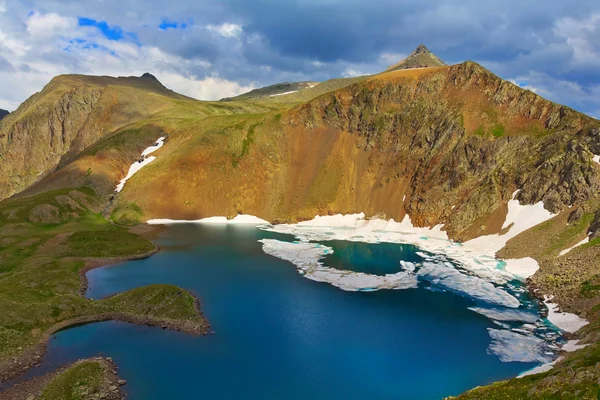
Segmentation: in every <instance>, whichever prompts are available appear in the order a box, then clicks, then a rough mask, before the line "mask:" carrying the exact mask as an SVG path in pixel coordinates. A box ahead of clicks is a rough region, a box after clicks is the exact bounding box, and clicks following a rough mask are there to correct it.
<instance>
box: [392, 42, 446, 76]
mask: <svg viewBox="0 0 600 400" xmlns="http://www.w3.org/2000/svg"><path fill="white" fill-rule="evenodd" d="M444 65H446V63H444V62H443V61H442V60H441V59H440V58H439V57H438V56H436V55H435V54H433V53H432V52H431V51H429V49H428V48H427V47H426V46H425V45H424V44H420V45H418V46H417V48H416V49H415V51H413V52H412V53H411V54H410V55H409V56H408V57H406V58H405V59H404V60H402V61H400V62H398V63H396V64H394V65H391V66H389V67H388V69H386V71H396V70H399V69H411V68H429V67H441V66H444Z"/></svg>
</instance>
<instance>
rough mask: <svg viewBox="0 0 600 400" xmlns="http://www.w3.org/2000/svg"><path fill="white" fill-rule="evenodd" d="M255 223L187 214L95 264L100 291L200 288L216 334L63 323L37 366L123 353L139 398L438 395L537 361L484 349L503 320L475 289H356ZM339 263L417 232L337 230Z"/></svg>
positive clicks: (391, 268) (395, 252) (372, 258)
mask: <svg viewBox="0 0 600 400" xmlns="http://www.w3.org/2000/svg"><path fill="white" fill-rule="evenodd" d="M265 237H269V238H277V239H280V240H290V238H289V237H285V236H282V235H276V234H273V233H268V232H263V231H260V230H258V229H256V228H247V227H246V228H245V227H235V226H202V225H176V226H172V227H169V228H168V229H166V230H165V232H164V233H163V234H162V236H161V239H160V240H158V243H159V244H160V246H161V247H162V249H163V251H161V252H160V253H159V254H157V255H155V256H153V257H151V258H148V259H145V260H137V261H130V262H125V263H122V264H119V265H115V266H109V267H105V268H100V269H96V270H93V271H90V272H89V273H88V278H89V283H90V285H89V290H88V293H87V295H88V296H89V297H92V298H101V297H105V296H108V295H112V294H115V293H119V292H122V291H125V290H128V289H131V288H134V287H138V286H142V285H147V284H152V283H171V284H175V285H179V286H181V287H184V288H186V289H188V290H190V291H191V292H192V293H194V294H195V295H196V296H197V297H198V298H199V299H200V303H201V307H202V310H203V311H204V313H205V315H206V317H207V318H208V319H209V321H210V323H211V325H212V329H213V330H214V334H211V335H207V336H205V337H194V336H191V335H188V334H185V333H181V332H171V331H167V330H162V329H159V328H151V327H143V326H135V325H131V324H127V323H120V322H103V323H94V324H88V325H84V326H79V327H76V328H72V329H69V330H65V331H62V332H59V333H57V334H56V335H55V337H54V339H53V340H51V342H50V344H49V346H48V353H47V356H46V358H45V362H44V364H43V365H42V367H41V368H38V369H36V371H33V372H32V373H31V374H39V373H41V372H44V371H46V370H50V369H52V368H54V367H56V366H57V365H61V364H64V363H66V362H69V361H71V360H75V359H78V358H82V357H89V356H92V355H98V354H102V355H104V356H110V357H113V359H114V360H115V361H116V363H117V364H118V366H119V375H120V376H121V377H122V378H123V379H126V380H127V381H128V384H127V385H126V386H125V387H124V388H125V389H126V391H127V392H128V395H129V397H128V398H129V399H132V400H136V399H144V400H148V399H150V400H151V399H171V398H190V399H196V398H210V399H240V398H242V399H308V398H310V399H311V400H318V399H343V398H346V399H439V398H442V397H444V396H448V395H452V394H458V393H460V392H462V391H464V390H467V389H469V388H472V387H474V386H477V385H482V384H486V383H490V382H492V381H496V380H500V379H506V378H509V377H512V376H515V375H516V374H518V373H519V372H521V371H523V370H526V369H529V368H531V367H532V366H534V364H531V363H503V362H501V361H499V359H498V357H497V356H495V355H490V354H488V353H487V351H486V349H487V347H488V345H489V343H490V337H489V335H488V332H487V328H491V327H494V326H495V325H494V324H493V323H492V322H491V321H490V320H489V319H487V318H485V317H484V316H482V315H479V314H477V313H474V312H471V311H469V310H467V307H469V306H472V305H474V302H473V301H472V300H470V299H468V298H463V297H459V296H457V295H455V294H453V293H447V292H440V291H431V290H426V289H424V288H418V289H408V290H381V291H376V292H346V291H343V290H340V289H337V288H335V287H333V286H331V285H329V284H326V283H318V282H313V281H311V280H308V279H306V278H303V277H302V276H300V275H299V274H298V273H297V272H296V269H295V267H294V266H293V265H292V264H291V263H288V262H285V261H282V260H280V259H277V258H274V257H271V256H268V255H266V254H264V253H263V251H262V248H261V244H260V243H257V240H258V239H261V238H265ZM326 244H327V245H328V246H331V247H333V248H334V251H335V253H334V254H333V255H330V256H328V259H327V262H328V263H331V266H334V267H336V268H342V267H343V268H345V269H354V270H358V271H366V272H372V273H389V272H395V271H397V269H398V261H399V260H400V259H404V260H408V261H418V257H419V256H418V255H416V254H415V251H416V250H417V249H416V248H414V247H410V246H400V245H391V244H385V245H382V244H363V243H346V242H327V243H326Z"/></svg>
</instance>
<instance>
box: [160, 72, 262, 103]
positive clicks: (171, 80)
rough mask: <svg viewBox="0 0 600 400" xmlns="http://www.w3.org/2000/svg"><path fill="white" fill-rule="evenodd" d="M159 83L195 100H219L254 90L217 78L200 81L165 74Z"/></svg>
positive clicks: (249, 86) (251, 87) (250, 87)
mask: <svg viewBox="0 0 600 400" xmlns="http://www.w3.org/2000/svg"><path fill="white" fill-rule="evenodd" d="M159 78H160V79H161V81H162V82H163V83H164V84H165V85H166V86H168V87H170V88H171V89H173V90H175V91H176V92H178V93H181V94H185V95H187V96H190V97H193V98H195V99H201V100H219V99H221V98H223V97H232V96H237V95H239V94H242V93H246V92H249V91H250V90H252V89H254V88H255V86H254V85H252V84H251V85H248V86H243V85H240V84H239V83H237V82H233V81H228V80H226V79H222V78H219V77H207V78H204V79H202V80H198V79H195V78H193V77H191V78H187V77H184V76H181V75H177V74H173V73H166V74H161V75H160V77H159Z"/></svg>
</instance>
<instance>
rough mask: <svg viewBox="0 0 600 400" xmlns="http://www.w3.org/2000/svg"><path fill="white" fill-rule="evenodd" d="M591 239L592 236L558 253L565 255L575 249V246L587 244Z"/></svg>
mask: <svg viewBox="0 0 600 400" xmlns="http://www.w3.org/2000/svg"><path fill="white" fill-rule="evenodd" d="M589 241H590V237H589V236H588V237H586V238H585V239H583V240H582V241H581V242H578V243H577V244H575V245H573V246H572V247H569V248H568V249H564V250H563V251H561V252H560V253H558V255H559V256H564V255H565V254H567V253H568V252H570V251H571V250H573V249H574V248H575V247H579V246H581V245H582V244H586V243H587V242H589Z"/></svg>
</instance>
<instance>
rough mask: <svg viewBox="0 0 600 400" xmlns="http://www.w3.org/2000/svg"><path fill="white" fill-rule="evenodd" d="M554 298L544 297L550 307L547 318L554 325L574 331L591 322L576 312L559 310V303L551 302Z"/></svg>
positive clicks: (545, 302)
mask: <svg viewBox="0 0 600 400" xmlns="http://www.w3.org/2000/svg"><path fill="white" fill-rule="evenodd" d="M552 298H553V297H546V298H545V299H544V304H545V305H546V307H548V317H547V319H548V321H550V323H552V325H554V326H556V327H557V328H559V329H561V330H563V331H565V332H571V333H573V332H577V331H578V330H579V329H581V328H582V327H584V326H585V325H587V324H589V322H588V321H586V320H585V319H583V318H580V317H579V316H577V315H575V314H570V313H565V312H560V311H558V305H557V304H554V303H551V302H550V301H551V300H552Z"/></svg>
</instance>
